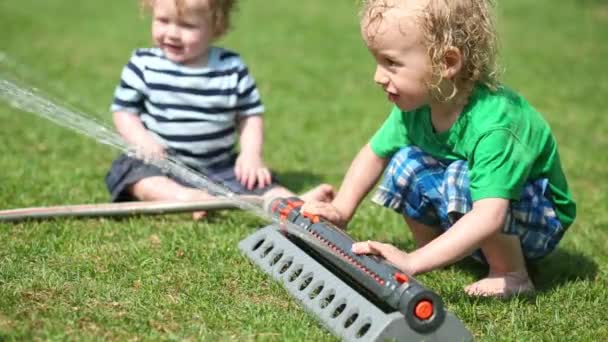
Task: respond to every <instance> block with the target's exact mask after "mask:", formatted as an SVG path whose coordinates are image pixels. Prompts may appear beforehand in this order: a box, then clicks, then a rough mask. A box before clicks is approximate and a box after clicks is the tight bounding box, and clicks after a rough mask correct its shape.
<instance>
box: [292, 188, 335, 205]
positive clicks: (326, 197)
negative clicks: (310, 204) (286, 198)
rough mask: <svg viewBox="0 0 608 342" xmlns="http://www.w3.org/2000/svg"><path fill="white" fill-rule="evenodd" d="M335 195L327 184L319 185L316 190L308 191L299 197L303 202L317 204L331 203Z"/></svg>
mask: <svg viewBox="0 0 608 342" xmlns="http://www.w3.org/2000/svg"><path fill="white" fill-rule="evenodd" d="M335 195H336V191H335V190H334V187H333V186H331V185H329V184H321V185H319V186H317V187H316V188H313V189H310V190H308V191H306V192H305V193H303V194H302V195H300V198H301V199H302V200H303V201H305V202H306V201H312V200H314V201H319V202H331V201H332V200H333V199H334V196H335Z"/></svg>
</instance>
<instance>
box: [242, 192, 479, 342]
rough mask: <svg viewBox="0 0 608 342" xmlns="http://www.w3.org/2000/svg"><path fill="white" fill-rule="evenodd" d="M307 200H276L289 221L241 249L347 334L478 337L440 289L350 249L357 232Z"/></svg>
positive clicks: (273, 206) (365, 337)
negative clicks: (313, 209) (311, 210)
mask: <svg viewBox="0 0 608 342" xmlns="http://www.w3.org/2000/svg"><path fill="white" fill-rule="evenodd" d="M302 204H303V202H302V201H301V200H299V199H293V198H292V199H275V200H273V201H272V202H270V203H269V205H267V206H266V210H267V211H268V212H269V213H270V214H271V215H273V216H274V217H276V218H278V219H280V222H284V223H279V224H275V225H270V226H267V227H265V228H263V229H261V230H258V231H257V232H255V233H253V234H251V235H250V236H249V237H247V238H246V239H244V240H243V241H241V242H240V243H239V248H240V249H241V251H242V252H243V253H244V254H245V255H247V257H249V259H251V260H252V261H253V262H254V263H255V264H257V265H258V266H259V267H260V268H262V270H264V271H265V272H266V273H268V274H270V275H271V276H272V277H273V278H275V279H276V280H278V281H281V282H282V283H283V284H284V285H285V287H286V288H287V290H288V291H289V292H290V293H291V294H292V295H293V296H294V297H296V298H297V299H299V300H300V301H301V303H302V304H303V305H304V306H305V307H306V309H308V311H310V312H311V313H313V314H314V315H315V316H317V318H318V319H319V320H320V321H321V322H322V323H323V324H324V325H325V326H326V327H327V328H328V329H329V330H330V331H331V332H332V333H334V334H335V335H336V336H339V337H341V338H343V339H345V340H349V341H350V340H352V341H355V340H361V341H381V340H385V339H395V340H397V341H412V340H425V341H446V340H449V341H463V340H464V341H470V340H472V336H471V334H470V333H469V332H468V331H467V329H466V328H465V327H464V325H463V324H462V323H461V322H460V321H459V320H458V319H457V318H456V317H455V316H454V315H452V314H451V313H449V312H447V311H446V310H445V308H444V305H443V301H442V300H441V298H440V297H439V296H438V295H437V294H435V293H434V292H432V291H430V290H429V289H427V288H425V287H424V286H422V285H421V284H420V283H419V282H418V281H416V280H415V279H414V278H413V277H411V276H409V275H407V274H404V273H402V272H401V271H399V270H398V269H397V268H395V267H394V266H393V265H391V264H389V263H387V262H386V261H384V259H381V258H379V257H376V256H366V255H356V254H354V253H352V252H351V246H352V244H353V242H354V241H353V239H352V238H350V237H349V236H348V235H347V234H345V233H344V232H343V231H342V230H341V229H339V228H337V227H336V226H334V225H333V224H331V223H329V222H327V221H324V220H323V219H321V218H319V217H318V216H312V215H306V214H304V213H301V212H300V207H301V205H302ZM294 226H296V227H297V228H294ZM277 228H278V229H277ZM302 232H305V234H304V235H303V234H302Z"/></svg>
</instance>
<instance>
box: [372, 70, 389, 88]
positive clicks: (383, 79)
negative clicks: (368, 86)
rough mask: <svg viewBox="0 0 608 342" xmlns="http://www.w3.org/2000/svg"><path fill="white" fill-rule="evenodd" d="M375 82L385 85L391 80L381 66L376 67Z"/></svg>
mask: <svg viewBox="0 0 608 342" xmlns="http://www.w3.org/2000/svg"><path fill="white" fill-rule="evenodd" d="M374 82H376V83H377V84H378V85H381V86H385V85H387V84H388V82H389V78H388V76H386V74H385V73H384V72H383V71H382V70H381V69H380V68H379V67H378V68H376V72H375V73H374Z"/></svg>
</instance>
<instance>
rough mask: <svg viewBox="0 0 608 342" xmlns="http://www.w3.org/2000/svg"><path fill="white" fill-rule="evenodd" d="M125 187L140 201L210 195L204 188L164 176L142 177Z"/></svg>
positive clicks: (188, 199)
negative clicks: (188, 185) (191, 186)
mask: <svg viewBox="0 0 608 342" xmlns="http://www.w3.org/2000/svg"><path fill="white" fill-rule="evenodd" d="M127 189H128V191H129V193H130V194H131V195H132V196H133V197H135V198H136V199H138V200H140V201H163V200H177V201H191V200H201V199H207V198H211V197H212V196H210V195H209V194H208V193H207V192H206V191H204V190H200V189H196V188H189V187H186V186H183V185H181V184H179V183H177V182H176V181H174V180H172V179H170V178H169V177H165V176H154V177H148V178H144V179H142V180H140V181H138V182H136V183H134V184H132V185H131V186H129V187H128V188H127Z"/></svg>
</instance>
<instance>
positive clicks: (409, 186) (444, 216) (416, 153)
mask: <svg viewBox="0 0 608 342" xmlns="http://www.w3.org/2000/svg"><path fill="white" fill-rule="evenodd" d="M548 184H549V182H548V180H547V179H546V178H544V179H537V180H532V181H529V182H527V183H526V184H525V185H524V188H523V189H522V193H521V196H520V198H519V200H518V201H511V205H510V208H509V212H508V215H507V221H506V223H505V226H504V228H503V233H506V234H512V235H517V236H519V239H520V241H521V246H522V250H523V253H524V257H526V259H537V258H541V257H543V256H545V255H547V254H549V253H550V252H551V251H553V250H554V249H555V247H556V246H557V243H558V242H559V241H560V240H561V238H562V236H563V234H564V231H565V229H564V228H563V227H562V225H561V222H560V221H559V219H558V218H557V215H556V213H555V209H554V206H553V202H552V201H551V195H550V190H549V188H548ZM372 201H374V202H375V203H377V204H380V205H383V206H385V207H388V208H392V209H394V210H395V211H397V212H398V213H400V214H402V215H405V216H408V217H410V218H412V219H413V220H415V221H417V222H420V223H423V224H426V225H429V226H432V227H436V228H438V229H440V230H442V231H445V230H447V229H449V228H450V227H451V226H452V225H453V224H454V223H455V222H456V221H457V220H458V219H459V218H460V217H462V216H463V215H464V214H466V213H467V212H469V211H470V210H471V209H472V207H473V201H472V199H471V193H470V191H469V177H468V166H467V162H466V161H464V160H458V161H453V162H449V163H446V162H442V161H439V160H437V159H436V158H434V157H432V156H430V155H429V154H427V153H425V152H423V151H422V150H421V149H420V148H418V147H416V146H408V147H405V148H403V149H401V150H400V151H399V152H398V153H396V154H395V155H394V156H393V158H392V159H391V162H390V163H389V165H388V167H387V169H386V171H385V174H384V179H383V181H382V183H381V184H380V186H379V187H378V190H377V192H376V193H375V194H374V196H373V198H372ZM472 256H473V257H474V258H475V259H478V260H481V261H484V258H483V255H482V253H481V252H480V251H477V252H475V253H474V254H473V255H472Z"/></svg>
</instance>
